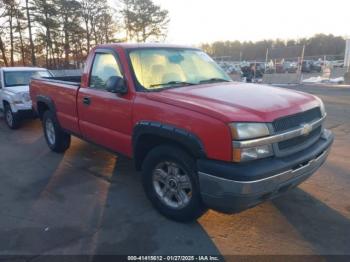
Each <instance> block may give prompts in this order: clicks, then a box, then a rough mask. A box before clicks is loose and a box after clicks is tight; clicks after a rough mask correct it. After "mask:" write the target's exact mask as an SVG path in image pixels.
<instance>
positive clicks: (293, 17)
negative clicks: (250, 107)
mask: <svg viewBox="0 0 350 262" xmlns="http://www.w3.org/2000/svg"><path fill="white" fill-rule="evenodd" d="M153 1H154V2H155V3H157V4H159V5H161V6H162V7H163V8H165V9H167V10H168V11H169V14H170V19H171V21H170V24H169V30H168V37H167V42H169V43H178V44H189V45H198V44H201V43H207V42H209V43H210V42H214V41H221V40H239V41H258V40H262V39H276V38H280V39H298V38H302V37H311V36H313V35H314V34H316V33H326V34H329V33H331V34H334V35H340V36H345V37H348V36H350V1H349V0H244V1H243V0H153Z"/></svg>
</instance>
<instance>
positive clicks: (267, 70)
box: [218, 59, 344, 80]
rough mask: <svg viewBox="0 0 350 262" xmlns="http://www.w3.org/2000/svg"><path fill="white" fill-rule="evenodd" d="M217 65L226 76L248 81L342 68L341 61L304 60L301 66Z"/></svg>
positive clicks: (273, 63)
mask: <svg viewBox="0 0 350 262" xmlns="http://www.w3.org/2000/svg"><path fill="white" fill-rule="evenodd" d="M218 64H219V65H220V66H221V67H222V68H223V69H224V70H225V71H226V72H227V73H228V74H236V75H237V74H238V75H240V76H241V77H242V78H246V79H247V80H250V79H252V78H262V77H263V75H264V74H272V73H296V72H297V71H298V70H299V69H301V72H302V73H321V72H322V70H323V69H324V68H330V69H331V68H341V67H344V61H343V60H336V61H325V60H322V59H318V60H304V61H303V62H302V63H301V64H300V62H298V61H288V60H284V59H282V60H279V61H277V60H276V61H272V60H271V61H270V62H256V61H253V62H252V61H250V62H249V61H248V62H247V61H242V62H228V61H218Z"/></svg>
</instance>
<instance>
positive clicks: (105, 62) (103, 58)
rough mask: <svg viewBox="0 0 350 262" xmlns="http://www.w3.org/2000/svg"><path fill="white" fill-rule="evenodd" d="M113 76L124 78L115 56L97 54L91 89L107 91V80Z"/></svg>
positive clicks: (92, 72)
mask: <svg viewBox="0 0 350 262" xmlns="http://www.w3.org/2000/svg"><path fill="white" fill-rule="evenodd" d="M111 76H119V77H123V76H122V73H121V70H120V67H119V64H118V62H117V60H116V58H115V57H114V55H113V54H109V53H105V54H103V53H97V54H96V55H95V59H94V63H93V65H92V71H91V76H90V87H91V88H95V89H100V90H106V83H107V80H108V79H109V78H110V77H111Z"/></svg>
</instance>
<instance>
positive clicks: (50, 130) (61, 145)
mask: <svg viewBox="0 0 350 262" xmlns="http://www.w3.org/2000/svg"><path fill="white" fill-rule="evenodd" d="M43 129H44V134H45V139H46V142H47V145H48V146H49V148H50V149H51V150H52V151H54V152H56V153H63V152H65V151H66V150H67V149H68V148H69V146H70V141H71V137H70V135H69V134H67V133H66V132H64V131H63V130H62V129H61V127H60V126H59V124H58V122H57V120H56V117H55V115H54V114H53V113H52V112H51V111H46V112H45V113H44V116H43Z"/></svg>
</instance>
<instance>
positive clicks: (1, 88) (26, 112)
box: [0, 67, 52, 129]
mask: <svg viewBox="0 0 350 262" xmlns="http://www.w3.org/2000/svg"><path fill="white" fill-rule="evenodd" d="M33 76H34V77H51V76H52V74H51V73H50V72H49V71H48V70H47V69H44V68H39V67H2V68H0V111H3V112H4V117H5V121H6V124H7V125H8V126H9V127H10V128H11V129H17V128H18V127H19V125H20V123H21V120H22V119H23V118H26V117H33V116H34V115H33V111H32V101H31V100H30V96H29V82H30V79H31V78H32V77H33Z"/></svg>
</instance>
